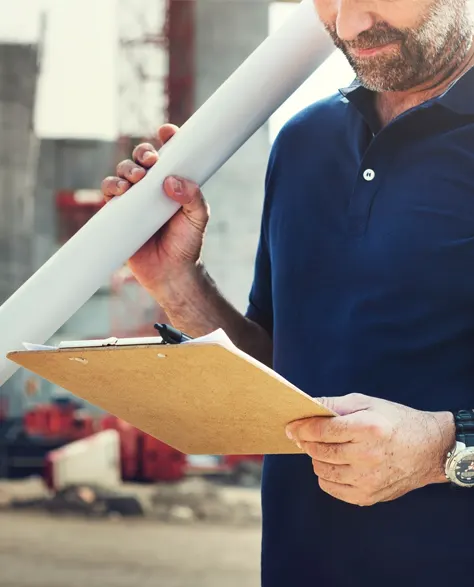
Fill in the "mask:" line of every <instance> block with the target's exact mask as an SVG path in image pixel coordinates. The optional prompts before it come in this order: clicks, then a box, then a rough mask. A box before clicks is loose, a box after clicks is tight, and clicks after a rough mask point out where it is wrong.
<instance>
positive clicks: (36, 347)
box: [23, 342, 58, 351]
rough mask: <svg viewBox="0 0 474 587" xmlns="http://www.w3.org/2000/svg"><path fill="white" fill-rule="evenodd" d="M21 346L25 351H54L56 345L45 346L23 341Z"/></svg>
mask: <svg viewBox="0 0 474 587" xmlns="http://www.w3.org/2000/svg"><path fill="white" fill-rule="evenodd" d="M23 346H24V347H25V349H26V350H27V351H56V350H57V348H58V347H55V346H46V345H44V344H33V343H31V342H24V343H23Z"/></svg>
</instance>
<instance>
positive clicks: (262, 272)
mask: <svg viewBox="0 0 474 587" xmlns="http://www.w3.org/2000/svg"><path fill="white" fill-rule="evenodd" d="M276 152H277V141H275V143H274V146H273V147H272V150H271V153H270V159H269V164H268V168H267V172H266V178H265V198H264V204H263V213H262V220H261V227H260V237H259V241H258V247H257V254H256V258H255V267H254V276H253V283H252V287H251V290H250V295H249V304H248V307H247V313H246V316H247V318H249V319H250V320H252V321H253V322H256V323H257V324H259V325H260V326H262V328H264V329H265V330H266V331H267V332H268V334H269V335H270V336H271V337H273V295H272V267H271V254H270V245H269V240H270V239H269V218H270V207H271V201H272V196H273V189H274V188H273V186H274V181H275V162H276Z"/></svg>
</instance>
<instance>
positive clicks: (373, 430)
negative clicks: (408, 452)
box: [367, 422, 390, 440]
mask: <svg viewBox="0 0 474 587" xmlns="http://www.w3.org/2000/svg"><path fill="white" fill-rule="evenodd" d="M367 432H368V433H369V434H370V436H372V437H373V438H375V439H377V440H382V439H384V438H387V437H388V436H390V429H389V427H388V426H385V425H384V424H382V423H381V422H372V423H371V424H369V425H368V427H367Z"/></svg>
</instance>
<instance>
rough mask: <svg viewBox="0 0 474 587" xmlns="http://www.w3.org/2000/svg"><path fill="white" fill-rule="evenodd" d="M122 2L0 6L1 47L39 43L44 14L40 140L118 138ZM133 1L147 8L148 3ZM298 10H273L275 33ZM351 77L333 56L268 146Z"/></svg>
mask: <svg viewBox="0 0 474 587" xmlns="http://www.w3.org/2000/svg"><path fill="white" fill-rule="evenodd" d="M119 2H124V0H21V1H18V2H12V0H0V14H1V19H0V41H1V42H5V41H21V42H35V41H37V40H38V38H40V36H41V32H40V30H41V29H40V15H41V14H42V13H43V14H46V15H47V21H46V22H47V26H46V31H45V35H44V56H43V60H42V66H41V75H40V78H39V83H38V99H37V106H36V112H35V125H36V132H37V134H38V135H39V136H40V137H44V138H46V137H48V138H94V139H106V140H107V139H108V140H113V139H115V138H116V137H117V135H118V134H119V130H120V126H119V123H118V120H119V110H118V99H117V87H118V79H119V69H118V58H119V55H118V51H117V36H118V35H117V31H118V28H119V26H120V23H119V22H118V19H117V14H118V5H119ZM125 2H126V0H125ZM130 2H132V3H133V4H134V5H137V3H140V2H146V3H147V5H150V0H128V3H130ZM294 9H295V5H293V4H287V3H286V4H284V3H278V4H275V5H274V6H273V7H272V9H271V11H270V15H269V19H270V31H272V30H274V28H275V27H279V26H280V25H281V24H282V22H284V19H285V18H287V16H288V15H289V14H290V12H291V11H292V10H294ZM352 78H353V72H352V70H351V68H350V66H349V65H348V64H347V62H346V60H345V59H344V57H343V56H342V55H341V54H340V53H339V52H335V53H334V54H333V55H332V56H331V57H330V58H329V59H328V61H326V63H325V64H323V65H322V66H321V67H320V68H319V70H318V71H317V72H316V73H315V74H314V75H313V76H312V77H311V78H310V79H309V80H308V81H307V82H306V83H305V84H303V86H302V87H301V88H300V89H299V90H298V91H297V92H295V94H294V95H293V96H292V97H291V98H290V99H289V100H288V101H287V102H286V103H285V104H284V105H283V106H282V107H281V108H280V109H279V110H278V111H277V112H276V113H275V115H274V116H273V117H272V119H271V124H270V135H271V137H270V138H271V140H273V138H274V136H275V135H276V133H277V132H278V130H279V128H280V127H281V126H282V124H284V123H285V122H286V120H288V118H289V117H291V116H292V115H293V114H294V113H296V112H297V111H299V110H301V109H302V108H304V107H305V106H307V105H308V104H310V103H312V102H314V101H316V100H317V99H319V98H322V97H324V96H326V95H329V94H331V93H333V92H334V91H336V90H337V89H338V88H339V87H341V86H345V85H347V84H348V83H350V81H351V80H352ZM148 107H149V108H155V107H156V105H151V104H148Z"/></svg>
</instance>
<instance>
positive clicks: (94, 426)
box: [23, 402, 262, 483]
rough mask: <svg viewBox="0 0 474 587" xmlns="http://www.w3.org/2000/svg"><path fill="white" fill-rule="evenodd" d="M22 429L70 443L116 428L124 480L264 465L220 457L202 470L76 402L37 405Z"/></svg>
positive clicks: (233, 472) (160, 444)
mask: <svg viewBox="0 0 474 587" xmlns="http://www.w3.org/2000/svg"><path fill="white" fill-rule="evenodd" d="M23 429H24V431H25V433H26V435H27V436H28V437H30V438H40V439H46V440H48V441H56V443H58V444H68V443H69V442H72V441H74V440H79V439H81V438H86V437H88V436H91V435H92V434H94V433H95V432H98V431H100V430H110V429H112V430H116V431H117V432H118V433H119V436H120V456H121V468H122V479H123V480H124V481H134V482H139V483H155V482H159V481H162V482H176V481H179V480H181V479H183V478H184V477H185V476H186V475H188V474H198V475H199V474H201V475H202V474H204V475H208V474H211V475H212V474H224V475H229V474H230V475H234V476H235V477H236V479H238V478H239V474H240V473H242V472H244V473H247V472H248V471H247V470H248V469H250V470H251V471H255V469H256V468H258V467H259V466H260V464H261V460H262V458H261V457H257V456H249V457H246V456H226V457H222V458H217V459H216V460H215V464H213V465H212V466H211V467H210V468H208V469H206V470H204V469H202V470H200V469H199V468H197V469H196V468H195V467H193V466H192V465H191V463H190V462H189V460H188V457H187V456H186V455H184V454H183V453H181V452H180V451H178V450H176V449H174V448H172V447H170V446H168V445H167V444H165V443H163V442H161V441H159V440H157V439H156V438H154V437H152V436H150V435H148V434H145V433H143V432H141V431H140V430H137V429H136V428H134V427H133V426H131V425H130V424H128V423H127V422H124V421H123V420H120V419H119V418H116V417H115V416H112V415H110V414H106V415H100V416H97V417H94V416H92V415H90V414H87V413H85V412H84V411H83V410H81V409H78V407H77V405H76V404H74V403H73V402H67V403H64V404H61V403H59V404H54V403H53V404H44V405H37V406H36V407H34V408H33V409H31V410H30V411H29V412H27V413H26V414H25V415H24V419H23Z"/></svg>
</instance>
